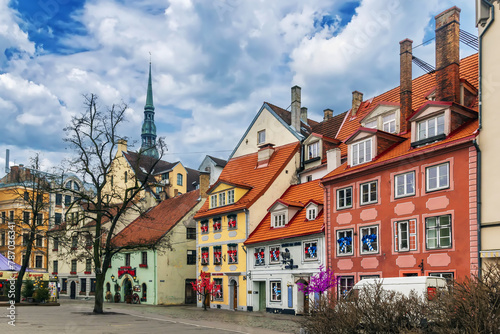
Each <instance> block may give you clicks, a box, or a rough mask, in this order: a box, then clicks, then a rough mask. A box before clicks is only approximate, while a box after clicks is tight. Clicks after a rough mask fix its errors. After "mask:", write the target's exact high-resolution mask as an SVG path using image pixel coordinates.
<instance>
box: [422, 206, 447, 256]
mask: <svg viewBox="0 0 500 334" xmlns="http://www.w3.org/2000/svg"><path fill="white" fill-rule="evenodd" d="M442 217H448V222H449V223H448V225H447V227H442V226H441V225H440V223H441V218H442ZM432 218H435V219H436V225H435V227H433V228H429V227H428V226H427V225H428V224H427V223H428V220H430V219H432ZM452 222H453V221H452V215H451V214H445V215H439V216H430V217H425V249H426V250H436V249H450V248H452V247H453V224H452ZM444 229H449V235H448V236H447V239H448V240H449V245H448V246H441V239H442V238H443V237H441V230H444ZM429 230H435V231H436V236H435V239H436V247H432V248H431V247H429Z"/></svg>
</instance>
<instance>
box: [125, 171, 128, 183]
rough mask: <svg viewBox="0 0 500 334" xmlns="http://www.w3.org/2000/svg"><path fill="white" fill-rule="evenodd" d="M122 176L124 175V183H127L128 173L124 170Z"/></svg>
mask: <svg viewBox="0 0 500 334" xmlns="http://www.w3.org/2000/svg"><path fill="white" fill-rule="evenodd" d="M124 176H125V183H127V181H128V173H127V172H125V174H124Z"/></svg>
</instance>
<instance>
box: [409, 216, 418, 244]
mask: <svg viewBox="0 0 500 334" xmlns="http://www.w3.org/2000/svg"><path fill="white" fill-rule="evenodd" d="M408 223H409V227H410V250H417V221H416V220H415V219H412V220H410V221H408Z"/></svg>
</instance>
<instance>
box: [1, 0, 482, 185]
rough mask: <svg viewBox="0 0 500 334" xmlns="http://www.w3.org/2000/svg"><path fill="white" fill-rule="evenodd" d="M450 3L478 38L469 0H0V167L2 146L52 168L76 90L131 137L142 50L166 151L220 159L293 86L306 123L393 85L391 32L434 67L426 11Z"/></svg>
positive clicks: (140, 102)
mask: <svg viewBox="0 0 500 334" xmlns="http://www.w3.org/2000/svg"><path fill="white" fill-rule="evenodd" d="M454 5H456V6H458V7H460V8H461V9H462V12H461V28H462V29H464V30H467V31H468V32H471V33H473V34H477V30H476V28H475V25H474V15H475V14H474V1H470V0H455V1H452V0H429V1H409V0H399V1H398V0H361V1H345V0H330V1H326V0H309V1H297V0H268V1H263V0H212V1H205V0H142V1H136V0H86V1H85V0H0V49H1V50H2V51H3V52H1V53H0V117H1V121H0V176H2V175H4V169H5V150H6V149H10V164H11V165H12V164H29V158H30V157H32V156H34V154H35V153H40V154H41V157H42V159H43V167H44V169H49V168H51V167H52V166H56V165H58V164H59V163H60V161H61V159H62V158H63V157H64V155H65V154H66V153H67V150H66V149H65V148H66V144H65V143H64V142H63V140H62V138H63V137H64V133H63V128H64V127H65V126H66V125H67V124H68V122H69V121H70V119H71V116H73V115H77V114H79V113H81V112H82V111H83V98H82V96H83V94H89V93H95V94H97V95H98V96H99V97H100V102H101V104H102V105H103V106H106V105H111V104H113V103H120V102H122V101H123V102H125V103H127V104H128V106H129V110H128V111H127V120H128V122H127V123H126V124H124V126H123V127H122V129H121V130H122V132H121V134H122V135H123V136H127V137H128V138H129V139H130V141H138V140H139V139H140V131H141V124H142V120H143V110H144V109H143V108H144V104H145V101H146V88H147V79H148V78H147V71H148V65H149V60H150V52H151V61H152V72H153V91H154V104H155V107H156V110H155V112H156V115H155V120H156V126H157V133H158V135H159V136H162V137H165V140H166V143H167V145H168V149H169V151H168V154H167V155H166V156H165V160H168V161H171V162H173V161H179V160H180V161H182V162H183V164H184V165H186V166H188V167H191V168H198V166H199V164H200V163H201V161H202V159H203V157H204V156H205V155H206V154H209V155H213V156H216V157H219V158H224V159H227V157H228V156H229V154H230V153H231V151H232V150H233V148H234V146H235V145H236V143H237V142H238V140H239V139H240V138H241V136H242V135H243V133H244V131H245V129H246V128H247V126H248V125H249V124H250V122H251V120H252V119H253V117H254V116H255V114H256V113H257V111H258V110H259V109H260V107H261V105H262V103H263V102H264V101H268V102H271V103H273V104H276V105H278V106H281V107H282V108H287V107H288V106H289V105H290V87H292V86H293V85H299V86H301V87H302V105H303V106H306V107H308V109H309V118H312V119H315V120H318V121H319V120H321V119H322V115H323V112H322V111H323V110H324V109H325V108H331V109H333V110H334V111H335V113H340V112H343V111H345V110H347V109H349V107H350V103H351V92H352V91H353V90H359V91H361V92H363V93H364V97H365V99H366V98H369V97H371V96H374V95H377V94H379V93H382V92H384V91H386V90H389V89H391V88H393V87H395V86H398V85H399V41H401V40H402V39H404V38H410V39H412V40H413V42H414V43H413V45H414V51H413V52H414V55H416V56H417V57H419V58H421V59H423V60H425V61H426V62H428V63H430V64H434V43H433V41H432V38H433V37H434V15H436V14H438V13H440V12H441V11H443V10H445V9H447V8H449V7H451V6H454ZM428 40H431V41H430V42H429V43H426V44H424V45H422V46H418V45H420V44H422V43H423V42H425V41H428ZM417 46H418V47H417ZM461 52H462V56H467V55H469V54H471V53H473V52H474V51H473V50H471V49H470V48H468V47H467V46H465V45H461ZM413 73H414V76H418V75H422V72H421V71H419V70H418V67H416V66H414V71H413ZM137 148H138V147H137V145H136V146H135V149H137Z"/></svg>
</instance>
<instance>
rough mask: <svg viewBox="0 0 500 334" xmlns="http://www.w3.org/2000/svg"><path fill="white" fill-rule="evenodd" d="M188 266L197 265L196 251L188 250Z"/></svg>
mask: <svg viewBox="0 0 500 334" xmlns="http://www.w3.org/2000/svg"><path fill="white" fill-rule="evenodd" d="M186 264H187V265H196V250H191V249H188V250H187V251H186Z"/></svg>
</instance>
